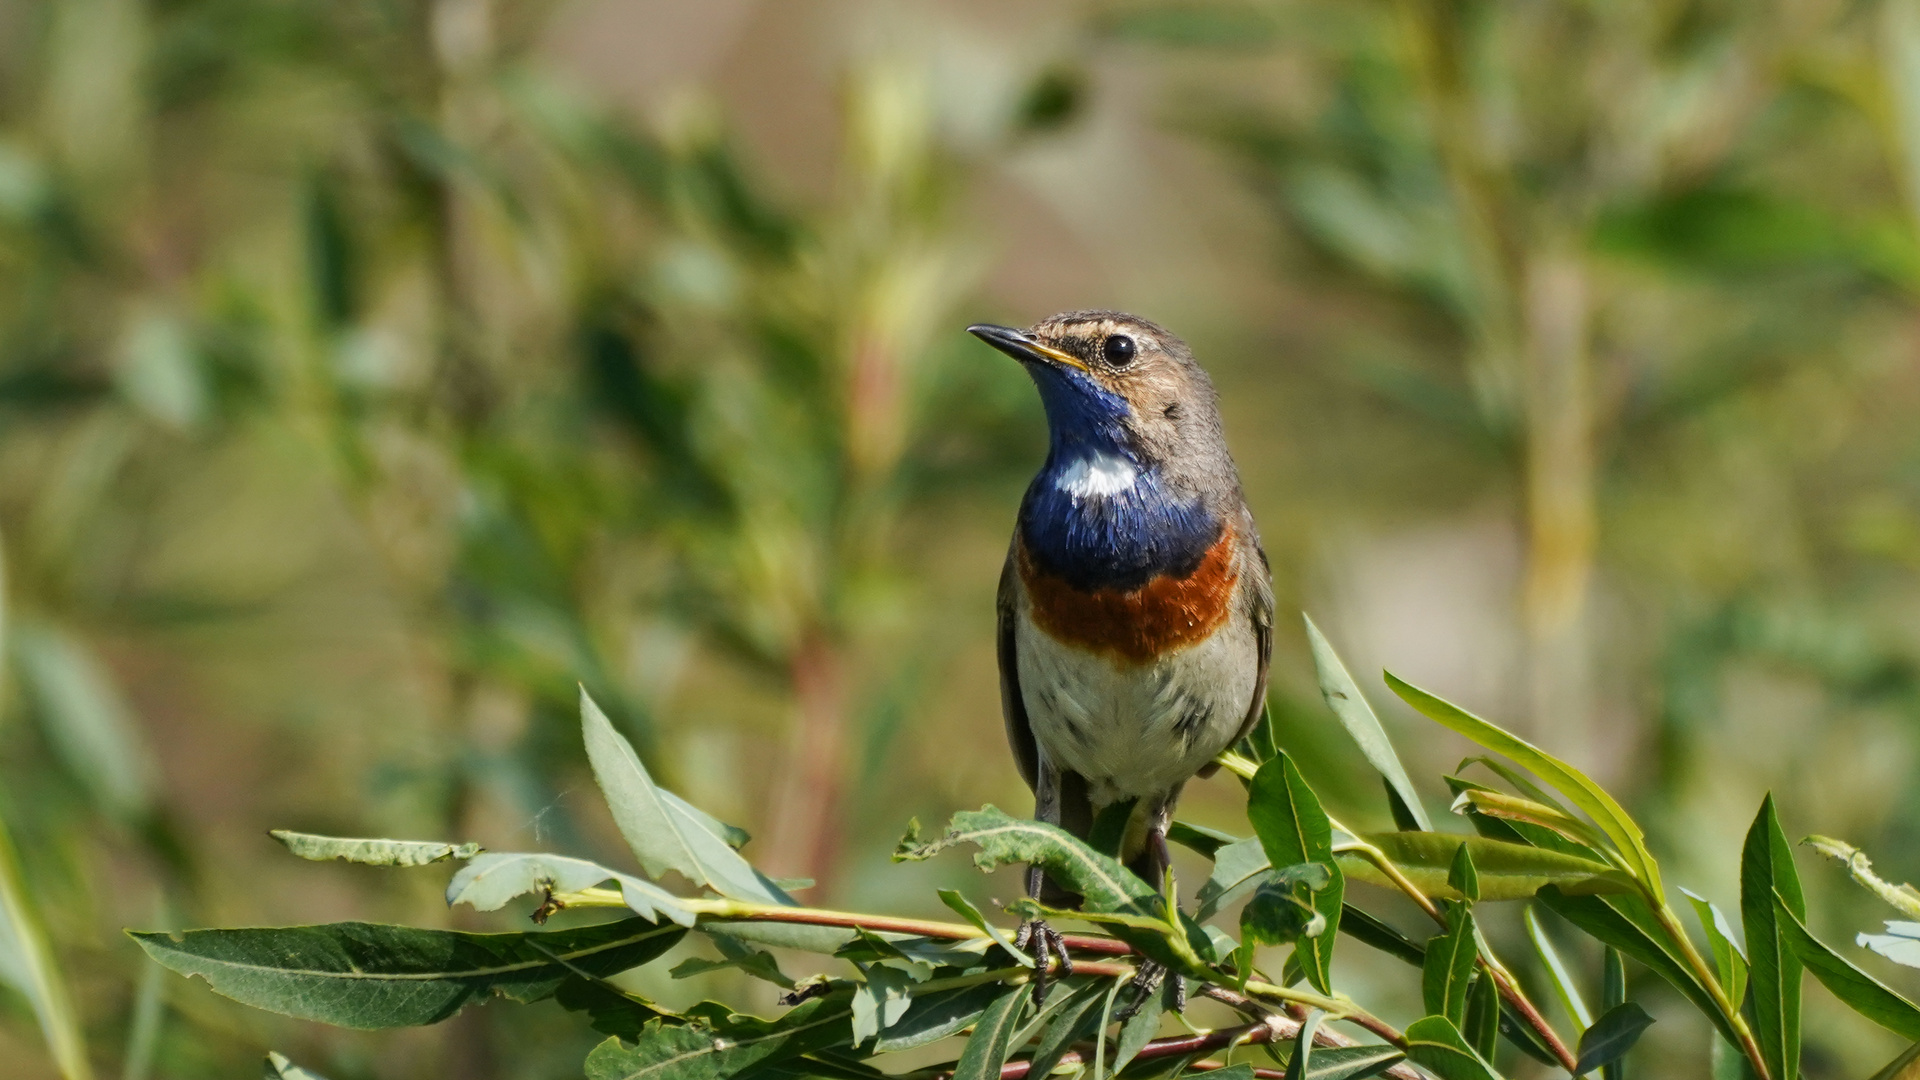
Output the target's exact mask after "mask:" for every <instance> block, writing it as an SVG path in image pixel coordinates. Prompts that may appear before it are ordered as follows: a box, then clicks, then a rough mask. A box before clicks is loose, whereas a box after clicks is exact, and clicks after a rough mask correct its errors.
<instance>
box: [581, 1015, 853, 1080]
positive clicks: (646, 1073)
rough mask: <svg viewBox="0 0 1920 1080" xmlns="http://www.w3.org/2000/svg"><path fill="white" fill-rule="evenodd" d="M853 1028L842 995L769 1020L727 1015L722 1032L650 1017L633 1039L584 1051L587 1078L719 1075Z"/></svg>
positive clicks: (832, 1039) (786, 1056)
mask: <svg viewBox="0 0 1920 1080" xmlns="http://www.w3.org/2000/svg"><path fill="white" fill-rule="evenodd" d="M852 1028H853V1006H852V1003H851V1001H850V1000H849V998H848V996H847V995H845V994H834V995H831V996H829V997H824V998H817V999H815V1000H813V1001H808V1002H805V1003H802V1004H801V1005H798V1006H796V1007H794V1008H793V1009H792V1010H791V1011H789V1012H788V1013H787V1014H786V1015H785V1016H782V1017H781V1018H780V1019H778V1020H775V1021H771V1022H769V1021H765V1020H759V1019H757V1018H755V1017H739V1016H736V1017H731V1018H729V1023H728V1024H727V1025H726V1028H725V1029H724V1030H723V1031H718V1032H716V1031H714V1030H711V1029H709V1028H705V1027H695V1026H692V1025H688V1024H676V1023H668V1022H667V1021H665V1020H651V1021H648V1022H647V1024H646V1026H645V1027H644V1028H642V1029H641V1031H640V1037H639V1039H638V1040H637V1041H634V1042H626V1041H623V1040H621V1039H618V1038H613V1039H608V1040H607V1041H605V1042H603V1043H601V1044H600V1045H599V1046H596V1047H594V1048H593V1052H592V1053H590V1054H588V1055H587V1062H586V1073H587V1080H723V1078H725V1077H732V1076H740V1075H743V1074H746V1073H748V1072H750V1071H753V1070H757V1069H761V1068H765V1067H767V1066H770V1065H774V1064H777V1063H779V1062H782V1061H787V1060H791V1059H793V1058H797V1057H799V1056H800V1055H802V1054H807V1053H811V1052H813V1051H816V1050H824V1049H826V1048H827V1047H830V1046H835V1045H838V1044H842V1043H844V1042H846V1041H847V1037H848V1034H849V1032H851V1031H852Z"/></svg>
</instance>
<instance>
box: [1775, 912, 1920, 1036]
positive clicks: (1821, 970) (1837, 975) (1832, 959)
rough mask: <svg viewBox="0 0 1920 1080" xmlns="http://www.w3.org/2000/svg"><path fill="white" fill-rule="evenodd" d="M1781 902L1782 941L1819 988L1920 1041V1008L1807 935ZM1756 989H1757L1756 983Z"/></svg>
mask: <svg viewBox="0 0 1920 1080" xmlns="http://www.w3.org/2000/svg"><path fill="white" fill-rule="evenodd" d="M1778 899H1779V903H1778V904H1777V905H1776V906H1775V909H1774V914H1775V915H1776V917H1777V918H1778V925H1779V933H1780V936H1781V939H1782V941H1783V942H1784V944H1785V946H1786V948H1787V950H1788V951H1789V952H1791V953H1792V954H1793V956H1794V957H1795V958H1796V959H1798V960H1799V961H1800V963H1802V964H1804V965H1806V969H1807V970H1808V971H1811V972H1812V973H1813V977H1814V978H1816V979H1819V980H1820V985H1822V986H1824V987H1826V988H1827V989H1828V990H1829V991H1831V992H1832V993H1833V996H1834V997H1837V998H1839V999H1840V1000H1841V1001H1844V1002H1846V1003H1847V1005H1848V1006H1850V1007H1851V1008H1852V1009H1853V1011H1854V1012H1857V1013H1859V1014H1860V1015H1861V1016H1864V1017H1866V1018H1867V1019H1869V1020H1871V1021H1873V1022H1874V1023H1876V1024H1879V1025H1880V1026H1881V1027H1883V1028H1886V1029H1887V1030H1888V1031H1891V1032H1893V1033H1894V1034H1896V1035H1899V1036H1901V1037H1902V1038H1906V1039H1912V1040H1916V1041H1920V1008H1915V1007H1914V1004H1913V1002H1911V1001H1908V1000H1907V999H1906V998H1904V997H1901V996H1900V995H1899V994H1897V993H1895V992H1894V991H1893V990H1890V989H1888V988H1887V986H1886V984H1884V983H1882V982H1881V981H1880V980H1878V979H1876V978H1874V977H1873V976H1871V975H1869V974H1867V973H1866V972H1864V971H1861V970H1860V969H1859V968H1857V967H1854V966H1853V964H1852V963H1850V962H1848V961H1847V960H1846V959H1845V958H1844V957H1842V956H1840V955H1839V954H1838V953H1836V952H1834V951H1833V950H1832V949H1829V948H1827V946H1826V945H1825V944H1824V943H1823V942H1821V940H1820V939H1819V938H1816V937H1814V936H1813V935H1812V934H1810V933H1808V932H1807V928H1806V925H1805V924H1804V923H1802V922H1801V916H1800V915H1798V914H1796V913H1795V912H1794V911H1792V910H1791V909H1790V908H1788V907H1787V902H1786V897H1785V896H1779V898H1778ZM1755 988H1756V990H1757V989H1758V980H1757V979H1756V980H1755Z"/></svg>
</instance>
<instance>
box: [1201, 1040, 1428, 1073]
mask: <svg viewBox="0 0 1920 1080" xmlns="http://www.w3.org/2000/svg"><path fill="white" fill-rule="evenodd" d="M1406 1056H1407V1055H1405V1054H1403V1053H1401V1052H1400V1051H1399V1050H1398V1049H1396V1048H1394V1047H1391V1046H1384V1045H1383V1046H1339V1047H1327V1046H1321V1047H1316V1048H1315V1049H1314V1051H1313V1063H1312V1064H1311V1065H1309V1066H1308V1067H1307V1071H1306V1074H1305V1076H1304V1077H1303V1078H1302V1080H1365V1078H1366V1077H1369V1076H1378V1075H1380V1074H1381V1073H1383V1072H1386V1071H1387V1070H1388V1069H1391V1068H1393V1067H1394V1066H1395V1065H1398V1064H1399V1063H1400V1062H1401V1061H1403V1060H1405V1059H1406ZM1224 1071H1225V1070H1219V1071H1216V1072H1212V1073H1208V1074H1207V1078H1208V1080H1214V1078H1215V1077H1218V1076H1219V1075H1220V1073H1221V1072H1224ZM1248 1071H1249V1072H1251V1071H1252V1070H1251V1069H1249V1070H1248Z"/></svg>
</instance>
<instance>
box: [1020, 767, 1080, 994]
mask: <svg viewBox="0 0 1920 1080" xmlns="http://www.w3.org/2000/svg"><path fill="white" fill-rule="evenodd" d="M1038 779H1039V783H1038V784H1037V785H1035V789H1034V806H1033V816H1034V820H1036V821H1044V822H1047V823H1048V824H1050V825H1058V824H1059V823H1060V771H1059V770H1058V769H1055V768H1053V767H1052V765H1051V764H1050V763H1048V762H1047V761H1045V759H1044V758H1043V759H1042V761H1041V764H1040V775H1039V778H1038ZM1046 893H1047V872H1046V870H1045V869H1044V868H1042V867H1041V866H1040V865H1039V864H1037V863H1036V864H1034V865H1032V866H1029V867H1027V895H1028V896H1029V897H1031V898H1033V899H1035V900H1042V899H1043V898H1044V897H1045V896H1046ZM1013 944H1014V947H1015V948H1019V949H1025V950H1027V953H1028V955H1030V956H1032V957H1033V1003H1034V1004H1035V1005H1036V1006H1038V1005H1040V1004H1043V1003H1044V1002H1045V1001H1046V1000H1047V988H1048V987H1049V986H1050V985H1051V984H1052V973H1051V972H1050V971H1049V970H1048V969H1049V968H1050V967H1052V966H1053V960H1054V958H1055V957H1058V958H1059V960H1060V977H1061V978H1063V979H1064V978H1066V977H1067V976H1069V975H1072V974H1073V958H1072V957H1071V956H1069V955H1067V943H1066V942H1065V941H1063V940H1061V938H1060V932H1059V931H1057V930H1055V929H1054V928H1053V927H1052V926H1051V925H1050V924H1048V922H1047V920H1045V919H1039V918H1035V919H1028V920H1027V921H1026V922H1024V923H1021V924H1020V932H1019V934H1018V935H1016V936H1015V937H1014V939H1013Z"/></svg>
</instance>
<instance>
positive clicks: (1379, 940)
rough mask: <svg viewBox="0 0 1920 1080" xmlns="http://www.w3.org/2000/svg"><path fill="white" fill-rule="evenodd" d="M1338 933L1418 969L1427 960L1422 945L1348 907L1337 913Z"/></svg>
mask: <svg viewBox="0 0 1920 1080" xmlns="http://www.w3.org/2000/svg"><path fill="white" fill-rule="evenodd" d="M1340 932H1341V933H1343V934H1346V935H1347V936H1348V937H1351V938H1354V939H1355V940H1357V941H1359V942H1361V943H1362V944H1365V945H1368V946H1371V947H1373V948H1375V949H1379V950H1380V951H1381V952H1383V953H1386V954H1387V955H1388V956H1393V957H1397V958H1399V959H1401V960H1405V961H1406V962H1407V963H1409V964H1412V965H1413V966H1414V967H1420V966H1421V965H1423V964H1425V963H1426V961H1427V947H1426V946H1425V945H1422V944H1420V943H1419V942H1417V941H1415V940H1413V939H1412V938H1410V937H1408V936H1407V935H1405V934H1403V933H1401V932H1400V931H1399V930H1397V929H1395V928H1394V927H1392V926H1390V925H1388V924H1387V923H1385V922H1383V921H1382V920H1381V919H1380V918H1379V917H1378V916H1376V915H1374V914H1372V913H1371V912H1367V911H1362V910H1361V909H1359V908H1357V907H1354V906H1353V905H1352V904H1348V905H1347V906H1346V910H1344V911H1342V912H1341V913H1340Z"/></svg>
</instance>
